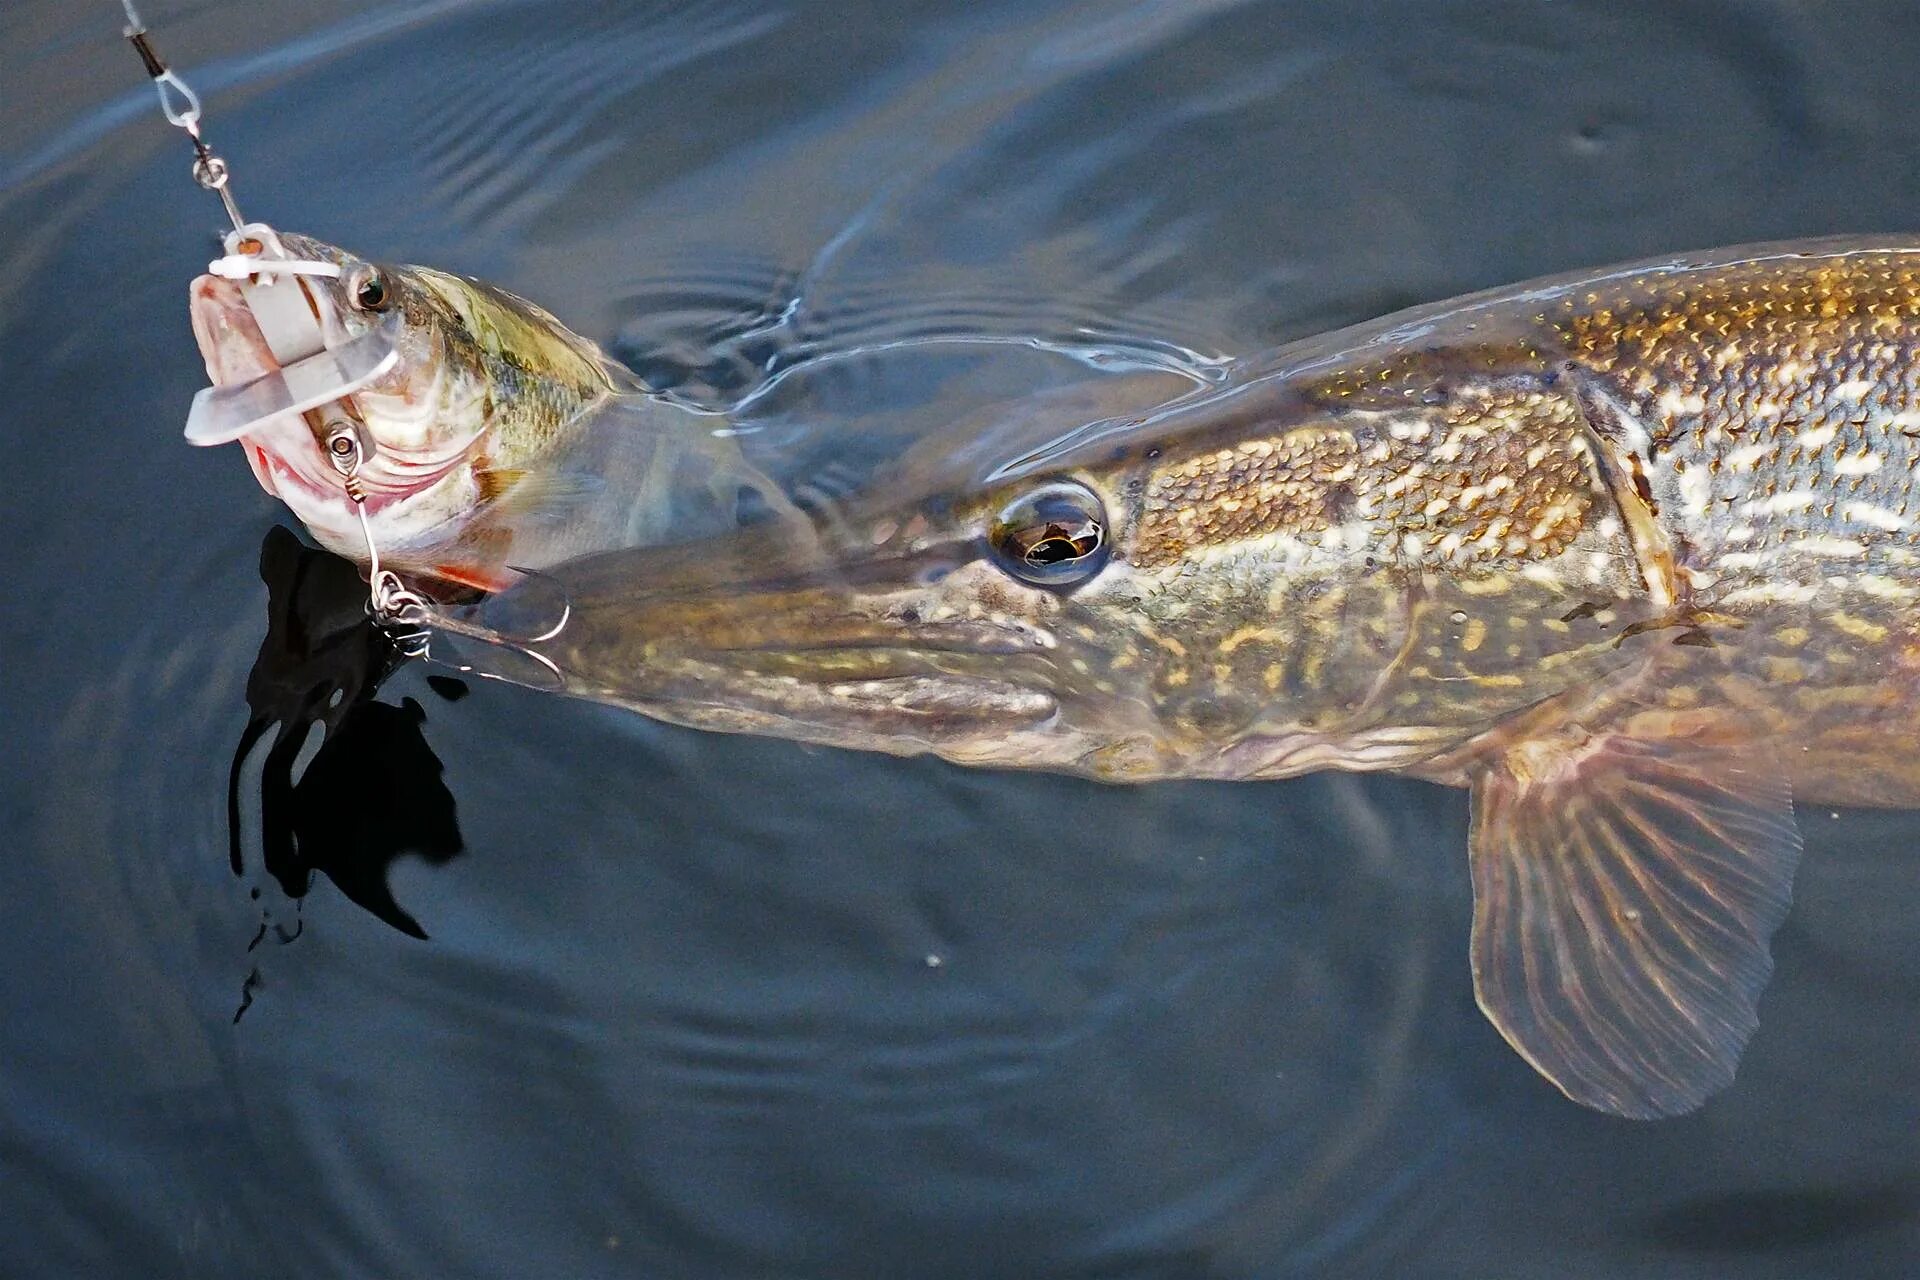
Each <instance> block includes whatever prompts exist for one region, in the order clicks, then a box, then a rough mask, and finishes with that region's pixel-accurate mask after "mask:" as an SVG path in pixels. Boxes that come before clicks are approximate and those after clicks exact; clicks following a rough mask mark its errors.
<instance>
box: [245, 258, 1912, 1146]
mask: <svg viewBox="0 0 1920 1280" xmlns="http://www.w3.org/2000/svg"><path fill="white" fill-rule="evenodd" d="M1917 347H1920V242H1916V241H1910V240H1851V241H1845V242H1839V241H1809V242H1799V243H1793V244H1777V245H1762V246H1749V247H1743V248H1736V249H1729V250H1723V251H1717V252H1713V253H1706V254H1698V255H1688V256H1680V257H1670V258H1663V259H1659V260H1655V261H1648V262H1641V263H1633V264H1628V265H1625V266H1618V267H1610V268H1605V269H1599V270H1593V271H1587V272H1582V273H1579V274H1576V275H1569V276H1563V277H1558V278H1553V279H1548V280H1542V281H1535V282H1531V283H1527V284H1522V285H1517V286H1513V287H1510V288H1505V289H1499V290H1494V291H1490V292H1487V293H1482V294H1476V295H1473V296H1470V297H1466V298H1462V299H1458V300H1454V301H1448V302H1443V303H1438V304H1435V305H1430V306H1425V307H1421V308H1418V309H1415V310H1412V311H1407V312H1403V313H1400V314H1397V315H1393V316H1389V317H1386V318H1385V319H1382V320H1378V321H1375V322H1372V323H1368V324H1363V325H1359V326H1356V327H1353V328H1350V329H1346V330H1342V331H1340V332H1337V333H1333V334H1329V335H1326V336H1323V337H1318V338H1314V339H1309V340H1307V341H1304V342H1301V343H1297V344H1295V345H1292V346H1289V347H1286V348H1283V349H1281V350H1280V351H1278V352H1275V353H1273V354H1271V355H1269V356H1265V357H1261V358H1258V359H1251V360H1247V361H1244V362H1242V363H1241V365H1240V366H1239V367H1238V368H1237V369H1236V370H1235V371H1234V373H1233V374H1232V376H1231V377H1230V378H1229V379H1228V380H1227V381H1226V382H1225V383H1224V384H1223V385H1220V386H1217V387H1212V388H1207V389H1203V390H1201V391H1198V392H1195V393H1193V394H1191V395H1188V396H1185V397H1183V398H1180V399H1176V400H1173V401H1171V402H1168V403H1164V404H1159V405H1152V406H1147V407H1143V408H1140V409H1138V410H1136V411H1134V412H1128V413H1118V414H1111V413H1110V414H1106V415H1104V416H1094V417H1091V418H1090V419H1088V418H1083V419H1080V420H1064V421H1063V420H1058V419H1055V420H1053V421H1050V422H1049V421H1047V420H1046V419H1047V417H1048V415H1047V414H1046V413H1044V412H1043V413H1035V414H1026V415H1020V416H1019V418H1018V420H1017V421H1009V422H1007V423H1004V424H1001V425H1000V426H998V427H993V426H989V427H987V428H984V429H979V430H969V431H968V432H967V433H966V434H965V435H964V436H956V437H952V438H945V439H939V440H932V441H927V442H925V443H926V444H927V446H928V447H926V448H916V449H914V450H911V451H909V452H908V453H906V454H905V455H903V456H902V457H900V458H899V459H897V460H896V461H895V462H894V463H893V464H891V465H890V466H888V467H886V468H884V469H882V470H881V471H879V472H877V473H876V474H875V475H874V476H873V477H872V479H871V481H870V482H869V483H868V484H867V485H866V487H865V488H864V490H863V491H862V492H860V493H859V494H857V495H855V496H853V497H852V498H850V499H848V500H846V501H845V502H843V503H840V504H838V505H837V506H836V507H835V508H834V509H833V510H832V511H831V512H830V513H822V512H819V511H810V512H808V513H806V514H801V513H799V512H798V511H797V510H794V509H789V510H787V511H785V512H784V513H782V514H778V515H776V516H774V517H773V518H769V519H766V520H761V521H758V522H755V523H750V524H736V525H735V526H734V527H730V528H725V529H720V530H717V531H715V532H713V533H711V534H708V535H699V536H693V537H689V538H684V539H674V540H671V542H670V544H668V545H653V546H647V547H628V548H614V549H608V550H602V551H599V552H597V553H595V554H589V555H585V556H580V557H575V558H568V559H561V560H558V561H555V562H553V563H551V564H550V565H549V566H548V568H547V569H546V571H545V572H544V573H543V574H542V575H541V582H540V584H539V589H538V590H537V591H536V590H534V584H532V583H522V584H521V585H519V586H516V587H513V588H510V589H508V590H505V591H502V592H499V593H496V594H494V595H493V596H491V597H488V598H487V599H486V600H485V601H484V602H482V603H481V604H480V605H478V606H476V608H475V611H474V616H475V617H477V618H479V619H481V620H484V621H485V622H486V624H487V625H490V626H495V627H497V628H498V629H500V630H503V631H507V632H513V631H515V628H516V625H519V626H521V627H522V628H523V629H522V630H521V631H520V632H519V633H520V634H529V635H530V634H535V633H536V631H537V630H538V628H536V627H534V626H532V625H530V623H531V621H532V620H533V619H534V618H535V617H536V616H541V615H544V613H545V611H546V608H547V605H548V602H550V599H551V592H552V591H553V590H554V589H555V588H556V586H557V587H558V589H560V590H563V591H564V592H565V594H566V597H567V599H568V602H569V603H570V606H571V613H570V617H569V620H568V622H567V624H566V625H565V627H564V628H562V629H561V630H560V631H559V633H558V634H557V635H553V636H550V637H548V638H546V639H544V640H543V641H542V642H541V643H539V644H538V645H537V646H535V648H536V649H537V651H538V652H539V653H540V655H541V656H542V657H543V658H545V659H546V660H547V661H549V662H551V663H552V664H553V667H554V669H556V670H557V671H558V672H560V673H561V674H562V676H563V678H564V681H565V686H566V690H567V691H568V692H570V693H572V694H575V695H578V696H582V697H587V698H593V699H597V700H601V701H605V702H610V703H616V704H619V705H623V706H627V707H631V708H635V709H637V710H639V711H641V712H644V713H646V714H648V715H651V716H655V717H658V718H661V719H664V720H668V721H673V722H677V723H681V724H686V725H693V726H697V727H701V728H706V729H715V730H724V731H738V732H751V733H762V734H773V735H778V736H782V737H788V738H795V739H802V740H806V741H810V742H817V743H825V744H830V745H835V746H841V747H852V748H863V749H872V750H880V751H888V752H894V753H900V754H908V753H917V752H932V753H935V754H937V755H939V756H942V757H945V758H947V759H949V760H952V761H956V762H959V763H962V764H969V765H991V766H996V767H1019V768H1035V769H1049V770H1060V771H1067V772H1072V773H1078V774H1084V775H1090V776H1092V777H1095V778H1100V779H1106V780H1110V781H1115V782H1144V781H1149V780H1152V779H1159V778H1176V777H1179V778H1218V779H1272V778H1286V777H1291V776H1294V775H1297V774H1301V773H1305V772H1308V771H1311V770H1318V769H1348V770H1389V771H1394V772H1397V773H1401V774H1405V775H1409V776H1412V777H1415V778H1422V779H1427V780H1431V781H1433V782H1438V783H1443V784H1447V785H1451V786H1458V787H1463V788H1466V789H1467V790H1468V791H1469V792H1470V796H1471V815H1472V816H1471V824H1470V831H1469V833H1468V846H1469V866H1470V877H1471V882H1472V887H1473V896H1474V911H1473V922H1472V937H1471V944H1470V948H1469V951H1470V960H1471V967H1472V976H1473V983H1474V988H1475V992H1476V995H1477V998H1478V1001H1479V1004H1480V1007H1481V1008H1482V1010H1483V1011H1484V1012H1485V1013H1486V1015H1487V1017H1488V1018H1489V1019H1490V1020H1491V1021H1492V1023H1493V1025H1494V1026H1495V1027H1496V1028H1498V1030H1499V1032H1500V1033H1501V1034H1502V1035H1503V1036H1504V1037H1505V1038H1506V1039H1507V1041H1508V1042H1509V1043H1510V1044H1511V1045H1512V1046H1513V1048H1514V1049H1516V1050H1517V1051H1518V1052H1519V1053H1520V1054H1521V1055H1522V1056H1523V1057H1524V1058H1525V1059H1526V1060H1527V1061H1528V1062H1529V1063H1531V1064H1532V1065H1533V1066H1534V1067H1535V1068H1537V1069H1538V1070H1539V1072H1540V1073H1541V1074H1542V1075H1544V1076H1545V1077H1546V1078H1547V1079H1548V1080H1550V1081H1552V1082H1553V1083H1554V1084H1555V1085H1557V1086H1558V1087H1559V1088H1560V1089H1561V1090H1562V1091H1563V1092H1565V1093H1566V1094H1567V1096H1569V1097H1570V1098H1572V1099H1574V1100H1575V1101H1576V1102H1579V1103H1583V1104H1585V1105H1587V1106H1589V1107H1594V1108H1597V1109H1599V1110H1602V1111H1606V1112H1611V1113H1614V1114H1617V1115H1621V1116H1628V1117H1638V1118H1649V1117H1657V1116H1666V1115H1673V1114H1678V1113H1683V1112H1686V1111H1689V1110H1692V1109H1693V1108H1695V1107H1697V1106H1699V1105H1700V1104H1701V1103H1702V1102H1703V1101H1704V1100H1705V1099H1706V1098H1707V1097H1708V1096H1709V1095H1711V1094H1713V1093H1714V1092H1715V1091H1717V1090H1719V1089H1721V1088H1722V1087H1724V1086H1725V1085H1727V1084H1728V1083H1729V1082H1730V1081H1731V1079H1732V1078H1733V1074H1734V1071H1735V1068H1736V1065H1737V1063H1738V1059H1739V1057H1740V1054H1741V1052H1742V1050H1743V1048H1744V1046H1745V1045H1746V1043H1747V1041H1748V1039H1749V1037H1750V1036H1751V1035H1752V1033H1753V1032H1754V1030H1755V1027H1756V1025H1757V1006H1758V1002H1759V999H1760V995H1761V991H1762V988H1763V987H1764V985H1765V984H1766V982H1767V979H1768V977H1769V975H1770V972H1771V968H1772V961H1771V958H1770V955H1769V940H1770V937H1771V935H1772V934H1773V932H1774V931H1775V929H1776V927H1777V926H1778V925H1779V924H1780V922H1781V920H1782V918H1783V917H1784V915H1785V914H1786V911H1787V907H1788V902H1789V899H1790V896H1791V887H1792V879H1793V875H1794V871H1795V865H1796V862H1797V861H1798V858H1799V856H1800V851H1801V838H1800V835H1799V832H1798V830H1797V828H1796V825H1795V821H1794V803H1795V801H1796V800H1799V801H1801V802H1818V803H1822V804H1859V805H1884V806H1909V805H1920V742H1916V731H1915V729H1914V726H1915V725H1916V724H1920V495H1916V493H1915V489H1914V483H1913V479H1912V476H1913V471H1914V468H1915V466H1916V464H1917V463H1920V350H1917ZM210 361H211V357H210ZM301 514H302V515H303V518H307V519H308V522H309V526H310V527H312V524H313V521H312V518H311V516H309V515H308V513H307V512H305V511H303V512H302V513H301ZM463 518H464V517H461V516H459V515H458V514H457V513H455V514H451V515H449V516H448V519H450V520H452V521H453V523H454V524H456V525H457V524H458V523H459V521H460V520H461V519H463ZM315 532H316V534H319V533H320V531H319V530H318V529H316V530H315ZM322 536H323V540H325V538H324V535H322ZM456 538H457V535H456ZM345 549H346V550H347V551H349V552H352V551H353V550H354V548H353V547H351V546H348V547H346V548H345ZM479 576H481V577H483V578H484V577H485V576H487V575H486V574H485V573H484V572H483V573H481V574H480V575H479Z"/></svg>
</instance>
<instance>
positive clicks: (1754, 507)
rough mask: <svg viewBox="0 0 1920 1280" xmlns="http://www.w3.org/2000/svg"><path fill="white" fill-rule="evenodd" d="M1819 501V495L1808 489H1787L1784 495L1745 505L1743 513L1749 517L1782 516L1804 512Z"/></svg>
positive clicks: (1777, 494) (1761, 499)
mask: <svg viewBox="0 0 1920 1280" xmlns="http://www.w3.org/2000/svg"><path fill="white" fill-rule="evenodd" d="M1819 501H1820V495H1819V494H1817V493H1814V492H1813V491H1812V490H1810V489H1789V490H1787V491H1786V492H1785V493H1776V494H1774V495H1773V496H1772V497H1770V498H1759V499H1756V500H1755V501H1753V502H1749V503H1747V505H1746V507H1745V508H1744V511H1743V513H1744V514H1746V515H1750V516H1777V515H1784V514H1786V513H1787V512H1789V511H1804V510H1806V509H1807V508H1808V507H1811V506H1813V505H1814V504H1815V503H1817V502H1819Z"/></svg>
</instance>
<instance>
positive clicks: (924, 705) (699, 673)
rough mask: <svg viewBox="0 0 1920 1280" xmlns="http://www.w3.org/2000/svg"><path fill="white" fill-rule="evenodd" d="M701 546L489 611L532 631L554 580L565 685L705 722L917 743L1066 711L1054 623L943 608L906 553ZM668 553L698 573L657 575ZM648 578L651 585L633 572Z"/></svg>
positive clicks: (549, 606) (605, 566)
mask: <svg viewBox="0 0 1920 1280" xmlns="http://www.w3.org/2000/svg"><path fill="white" fill-rule="evenodd" d="M699 559H700V553H699V552H698V550H689V551H681V550H679V549H675V548H665V549H655V550H653V551H651V552H632V553H628V552H622V553H615V554H613V555H610V556H602V557H594V558H592V559H591V560H589V561H584V562H578V563H577V564H576V565H570V566H561V567H559V568H558V569H556V570H553V571H551V572H548V573H542V574H540V575H537V578H536V579H535V580H532V581H529V582H527V583H525V584H522V585H521V586H518V587H516V588H514V589H513V590H512V591H509V592H507V593H504V594H502V595H499V596H495V597H493V598H492V599H491V600H490V601H488V602H487V603H486V604H485V605H484V606H482V616H481V618H480V621H481V622H482V623H483V624H484V625H487V626H493V627H496V628H498V629H500V630H502V631H505V632H507V633H509V634H520V635H536V634H539V633H540V630H541V629H543V628H544V627H545V626H546V625H549V623H550V620H551V619H552V618H553V617H555V616H556V612H555V611H556V608H557V601H558V599H559V597H558V595H556V594H555V592H556V589H558V591H562V592H564V593H565V600H566V605H567V607H568V608H569V609H570V615H569V618H568V621H567V623H566V625H565V627H564V628H563V629H562V630H561V632H560V633H559V635H557V636H556V637H554V638H553V640H552V641H551V642H549V643H545V644H542V645H540V646H538V648H539V652H540V653H541V654H542V655H544V656H545V657H546V658H548V659H550V660H551V661H553V662H554V664H555V665H556V667H557V668H558V669H559V671H560V672H561V674H562V675H563V676H564V678H565V680H566V683H567V686H568V688H569V689H572V690H574V691H576V692H581V693H585V694H587V695H589V696H592V697H596V698H599V699H602V700H607V701H613V702H618V703H622V704H624V705H627V706H630V707H633V708H635V709H637V710H640V711H642V712H645V713H646V714H648V715H652V716H654V717H656V718H659V719H664V720H670V721H674V722H676V723H681V724H687V725H691V726H693V727H696V728H702V729H715V730H722V731H730V732H752V733H761V734H773V735H776V736H781V737H787V738H796V739H800V740H803V741H808V742H815V743H821V744H825V745H831V746H846V747H858V748H864V749H869V750H884V751H892V752H895V753H899V754H908V753H912V752H915V751H923V750H929V749H933V750H939V749H943V748H949V747H956V746H959V745H962V744H966V743H977V742H979V741H981V740H982V739H985V738H994V737H998V736H1001V735H1005V734H1007V733H1011V732H1014V731H1019V730H1026V729H1032V728H1035V727H1038V726H1041V725H1044V724H1046V723H1047V722H1049V721H1051V720H1052V719H1053V718H1054V717H1055V716H1057V715H1058V714H1059V712H1060V707H1061V699H1060V692H1059V686H1058V674H1059V673H1058V672H1057V670H1056V663H1055V659H1056V652H1057V641H1056V638H1055V636H1054V634H1053V633H1052V631H1051V630H1049V629H1048V628H1047V627H1046V626H1045V625H1044V624H1043V623H1042V622H1041V621H1038V620H1035V619H1033V618H1028V617H1014V616H1008V615H1007V614H1004V613H1001V614H995V615H993V616H980V615H975V616H969V615H967V614H963V613H960V612H957V611H954V610H951V609H943V608H942V607H941V606H940V604H939V602H938V601H937V600H934V599H932V598H930V596H929V594H928V588H926V587H925V586H923V585H921V581H920V579H921V575H920V574H919V572H918V571H917V569H918V567H917V566H916V565H914V564H912V563H906V562H900V561H893V562H889V563H886V564H883V565H879V566H875V565H867V566H863V567H854V568H849V567H847V566H834V567H825V568H820V569H818V570H816V571H813V572H808V573H801V574H798V575H793V576H782V577H781V578H779V579H777V580H769V579H768V578H766V577H764V576H763V577H760V578H759V580H758V581H756V580H755V575H752V574H742V575H741V577H740V579H739V580H738V581H737V582H728V581H726V578H727V573H726V569H725V567H724V566H721V567H718V568H717V569H715V568H714V567H711V566H710V567H709V568H708V569H706V570H705V571H702V570H701V569H700V568H699V567H698V561H699ZM752 559H753V557H752V556H751V555H746V556H743V557H742V558H741V560H733V559H732V557H728V560H729V561H730V562H731V563H734V564H738V563H741V562H742V561H745V562H749V563H750V562H751V561H752ZM673 560H680V561H681V562H682V567H683V568H686V569H687V571H688V573H689V574H692V573H699V574H700V575H701V576H702V577H704V578H705V581H704V582H702V583H700V584H699V585H697V586H696V585H693V584H691V583H688V582H686V581H685V580H684V579H682V580H681V581H679V582H674V581H671V580H669V581H664V582H663V581H662V580H661V574H660V570H661V567H662V563H663V562H667V561H673ZM639 575H644V576H645V579H650V580H651V581H650V583H649V584H648V585H645V586H640V585H636V583H637V582H638V581H641V580H643V579H641V578H640V577H639ZM667 576H668V578H669V579H671V578H672V577H674V576H675V575H674V574H673V573H672V571H671V570H669V571H668V574H667ZM543 620H544V621H543Z"/></svg>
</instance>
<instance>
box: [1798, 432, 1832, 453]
mask: <svg viewBox="0 0 1920 1280" xmlns="http://www.w3.org/2000/svg"><path fill="white" fill-rule="evenodd" d="M1839 433H1840V428H1838V427H1834V426H1825V427H1808V428H1807V429H1806V430H1805V431H1802V432H1801V433H1800V435H1799V436H1798V437H1797V438H1796V439H1795V440H1794V442H1793V443H1794V444H1795V445H1797V446H1799V447H1800V448H1802V449H1805V450H1806V451H1807V452H1808V453H1812V452H1813V451H1814V450H1816V449H1824V448H1826V447H1827V445H1828V444H1829V443H1830V442H1831V441H1832V440H1833V438H1834V436H1836V435H1838V434H1839Z"/></svg>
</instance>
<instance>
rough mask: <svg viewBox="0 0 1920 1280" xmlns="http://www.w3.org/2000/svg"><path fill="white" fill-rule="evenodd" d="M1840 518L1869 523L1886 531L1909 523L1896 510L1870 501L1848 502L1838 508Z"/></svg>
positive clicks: (1902, 527)
mask: <svg viewBox="0 0 1920 1280" xmlns="http://www.w3.org/2000/svg"><path fill="white" fill-rule="evenodd" d="M1840 518H1841V519H1843V520H1846V521H1848V522H1849V523H1851V524H1870V525H1872V526H1873V527H1874V528H1876V529H1885V530H1887V531H1888V532H1890V533H1891V532H1893V531H1895V530H1899V529H1904V528H1906V527H1907V525H1908V524H1909V523H1910V522H1909V521H1908V520H1907V518H1906V517H1905V516H1903V515H1901V514H1899V513H1898V512H1896V511H1889V510H1887V509H1886V508H1885V507H1878V506H1875V505H1874V504H1873V503H1871V502H1849V503H1846V504H1845V505H1843V506H1842V507H1841V508H1840Z"/></svg>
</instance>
